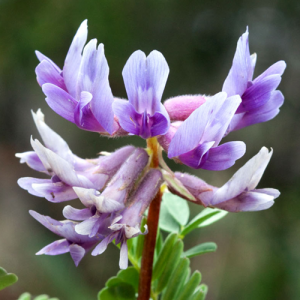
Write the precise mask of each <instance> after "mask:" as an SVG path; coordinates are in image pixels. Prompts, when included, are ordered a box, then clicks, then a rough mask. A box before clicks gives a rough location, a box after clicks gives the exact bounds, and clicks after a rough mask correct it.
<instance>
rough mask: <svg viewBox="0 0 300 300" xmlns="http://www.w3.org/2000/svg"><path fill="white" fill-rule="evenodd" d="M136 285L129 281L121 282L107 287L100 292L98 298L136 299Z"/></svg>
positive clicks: (107, 299)
mask: <svg viewBox="0 0 300 300" xmlns="http://www.w3.org/2000/svg"><path fill="white" fill-rule="evenodd" d="M134 299H136V298H135V290H134V287H133V286H132V285H130V284H128V283H125V282H121V283H120V284H118V285H114V286H111V287H106V288H104V289H102V290H101V291H100V292H99V293H98V300H134Z"/></svg>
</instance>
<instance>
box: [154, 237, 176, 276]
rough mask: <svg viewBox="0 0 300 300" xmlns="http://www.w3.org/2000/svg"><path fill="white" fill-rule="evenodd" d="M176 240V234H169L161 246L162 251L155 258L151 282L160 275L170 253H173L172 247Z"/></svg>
mask: <svg viewBox="0 0 300 300" xmlns="http://www.w3.org/2000/svg"><path fill="white" fill-rule="evenodd" d="M176 239H177V234H176V233H170V234H169V235H168V236H167V238H166V240H165V242H164V244H163V246H162V249H161V251H160V253H159V255H158V257H157V260H156V262H155V263H154V267H153V272H152V281H154V280H155V279H156V278H158V277H159V276H160V275H161V273H162V272H163V270H164V268H165V266H166V263H167V260H168V258H169V257H170V255H171V253H172V251H173V245H174V243H175V241H176Z"/></svg>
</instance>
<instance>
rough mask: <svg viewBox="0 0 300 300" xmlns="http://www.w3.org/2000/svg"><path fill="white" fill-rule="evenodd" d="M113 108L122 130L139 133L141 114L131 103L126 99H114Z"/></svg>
mask: <svg viewBox="0 0 300 300" xmlns="http://www.w3.org/2000/svg"><path fill="white" fill-rule="evenodd" d="M113 110H114V113H115V115H116V116H117V117H118V120H119V123H120V125H121V127H122V128H123V129H124V130H126V131H127V132H130V133H132V134H135V135H140V126H141V125H140V124H141V115H140V114H139V113H137V112H136V111H135V109H134V107H133V106H132V104H130V103H129V102H128V101H126V100H115V101H114V103H113Z"/></svg>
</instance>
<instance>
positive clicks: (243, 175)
mask: <svg viewBox="0 0 300 300" xmlns="http://www.w3.org/2000/svg"><path fill="white" fill-rule="evenodd" d="M272 153H273V151H272V150H271V151H270V152H269V151H268V149H267V148H265V147H263V148H262V149H261V150H260V151H259V152H258V154H256V155H255V156H254V157H252V158H251V159H250V160H249V161H248V162H247V163H246V164H245V165H244V166H243V167H241V168H240V169H239V170H238V171H237V172H236V173H235V174H234V175H233V176H232V178H231V179H230V180H229V181H228V182H227V183H225V184H224V185H223V186H222V187H220V188H219V189H218V190H217V191H216V193H215V194H214V196H213V199H212V202H211V204H212V205H214V206H216V205H217V204H219V203H221V202H224V201H227V200H230V199H233V198H235V197H237V196H238V195H240V194H241V193H242V192H244V191H251V190H253V189H254V188H255V187H256V186H257V184H258V182H259V181H260V179H261V177H262V175H263V173H264V171H265V169H266V167H267V165H268V163H269V161H270V158H271V156H272Z"/></svg>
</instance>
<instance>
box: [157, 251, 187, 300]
mask: <svg viewBox="0 0 300 300" xmlns="http://www.w3.org/2000/svg"><path fill="white" fill-rule="evenodd" d="M189 264H190V260H189V259H188V258H186V257H185V258H181V259H180V261H179V263H178V265H177V267H176V269H175V271H174V272H173V274H172V276H171V277H170V280H169V282H168V285H167V288H166V291H165V292H164V294H163V296H162V300H168V299H175V296H176V294H177V292H178V291H179V290H180V289H181V287H182V286H183V284H184V281H185V279H186V276H187V274H188V268H189Z"/></svg>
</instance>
